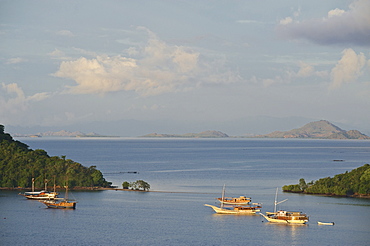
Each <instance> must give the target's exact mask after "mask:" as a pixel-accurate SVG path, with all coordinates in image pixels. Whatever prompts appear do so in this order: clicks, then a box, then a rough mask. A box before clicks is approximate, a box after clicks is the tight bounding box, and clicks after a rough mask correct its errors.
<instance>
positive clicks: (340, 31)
mask: <svg viewBox="0 0 370 246" xmlns="http://www.w3.org/2000/svg"><path fill="white" fill-rule="evenodd" d="M369 13H370V1H369V0H357V1H354V2H353V3H352V4H350V5H349V9H348V10H347V11H345V10H341V9H338V8H336V9H334V10H330V11H329V12H328V16H327V17H325V18H321V19H311V20H305V21H300V22H297V21H290V19H289V18H290V17H287V18H286V19H284V20H282V21H280V24H279V25H278V27H277V32H278V34H279V35H281V36H282V37H284V38H288V39H307V40H309V41H312V42H315V43H318V44H322V45H330V44H353V45H360V46H370V14H369Z"/></svg>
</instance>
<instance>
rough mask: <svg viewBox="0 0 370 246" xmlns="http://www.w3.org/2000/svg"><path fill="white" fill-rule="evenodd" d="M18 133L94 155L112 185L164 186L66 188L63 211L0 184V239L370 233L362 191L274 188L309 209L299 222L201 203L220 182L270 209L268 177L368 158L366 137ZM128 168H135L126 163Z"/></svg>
mask: <svg viewBox="0 0 370 246" xmlns="http://www.w3.org/2000/svg"><path fill="white" fill-rule="evenodd" d="M19 140H21V141H22V142H24V143H26V144H28V145H29V146H30V148H32V149H44V150H46V151H47V152H48V154H49V155H51V156H55V155H57V156H61V155H66V156H67V158H68V159H72V160H74V161H77V162H79V163H81V164H83V165H85V166H91V165H95V166H97V168H98V169H99V170H101V171H102V172H103V173H104V177H105V178H106V179H107V180H108V181H112V182H113V184H114V185H117V186H121V184H122V182H123V181H129V182H131V181H135V180H138V179H143V180H145V181H147V182H148V183H149V184H150V185H151V190H153V191H166V192H147V193H142V192H127V191H126V192H125V191H102V192H73V196H74V197H75V198H76V199H77V200H78V201H79V203H78V204H77V209H76V210H67V211H65V210H52V209H45V208H44V205H43V204H41V203H39V202H37V201H29V200H26V199H24V198H23V197H21V196H18V195H17V192H11V191H1V193H0V207H1V212H0V219H1V221H0V231H1V232H0V242H1V244H2V245H22V244H23V245H50V244H52V245H68V244H74V245H229V244H232V245H316V244H321V245H368V242H369V239H370V236H369V235H370V222H369V220H370V201H369V200H365V199H354V198H333V197H322V196H311V195H299V194H288V193H281V192H280V194H279V200H284V199H288V201H287V202H285V203H283V204H281V205H280V208H282V209H287V210H299V211H303V212H306V213H307V214H308V215H309V216H310V222H309V224H308V225H303V226H302V225H298V226H294V225H288V226H287V225H278V224H271V223H266V222H262V221H263V220H262V217H260V216H259V215H255V216H230V215H221V216H220V215H215V214H214V213H213V211H212V209H211V208H209V207H204V206H203V205H204V203H208V204H214V203H215V199H214V198H215V197H218V196H219V195H220V193H221V189H222V186H223V184H226V193H227V194H226V195H229V196H232V195H233V196H239V195H247V196H250V197H252V199H253V201H254V202H261V203H263V205H264V206H263V211H264V212H265V211H271V210H273V201H274V195H275V189H276V187H281V186H282V185H285V184H296V183H298V180H299V179H300V178H305V179H306V181H307V182H309V181H311V180H317V179H319V178H323V177H328V176H333V175H335V174H339V173H343V172H345V171H347V170H348V171H350V170H352V169H354V168H357V167H359V166H362V165H364V164H366V163H369V162H370V142H369V141H343V140H342V141H338V140H337V141H335V140H283V139H281V140H271V139H121V138H116V139H47V138H40V139H29V138H24V139H19ZM334 160H343V161H334ZM132 171H135V172H138V173H137V174H130V173H127V172H132ZM317 221H334V222H335V226H319V225H317ZM50 239H52V241H50ZM51 242H52V243H51Z"/></svg>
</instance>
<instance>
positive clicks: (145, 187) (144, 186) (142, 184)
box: [136, 180, 150, 191]
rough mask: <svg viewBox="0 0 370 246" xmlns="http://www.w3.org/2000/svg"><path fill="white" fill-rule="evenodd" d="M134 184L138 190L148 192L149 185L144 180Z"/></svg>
mask: <svg viewBox="0 0 370 246" xmlns="http://www.w3.org/2000/svg"><path fill="white" fill-rule="evenodd" d="M136 182H137V186H138V188H139V189H143V190H144V191H148V190H149V189H150V184H148V183H147V182H145V181H144V180H138V181H136Z"/></svg>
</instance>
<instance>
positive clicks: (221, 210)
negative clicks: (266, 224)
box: [204, 204, 261, 215]
mask: <svg viewBox="0 0 370 246" xmlns="http://www.w3.org/2000/svg"><path fill="white" fill-rule="evenodd" d="M204 206H207V207H211V208H212V209H213V210H214V211H215V212H216V213H217V214H236V215H251V214H255V213H256V212H259V211H261V210H260V209H259V208H257V207H250V208H238V207H235V208H234V209H233V210H232V209H224V208H219V207H216V206H212V205H209V204H204Z"/></svg>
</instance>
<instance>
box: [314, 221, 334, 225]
mask: <svg viewBox="0 0 370 246" xmlns="http://www.w3.org/2000/svg"><path fill="white" fill-rule="evenodd" d="M317 224H319V225H334V222H321V221H318V222H317Z"/></svg>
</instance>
